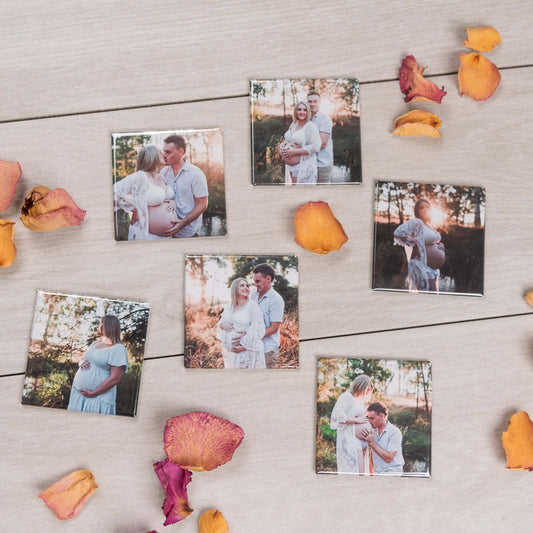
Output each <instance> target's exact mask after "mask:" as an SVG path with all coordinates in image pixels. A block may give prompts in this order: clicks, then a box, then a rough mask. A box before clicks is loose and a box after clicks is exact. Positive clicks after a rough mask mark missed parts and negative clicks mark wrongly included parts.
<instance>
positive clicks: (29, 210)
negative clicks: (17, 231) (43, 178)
mask: <svg viewBox="0 0 533 533" xmlns="http://www.w3.org/2000/svg"><path fill="white" fill-rule="evenodd" d="M21 213H22V216H21V217H20V220H22V223H23V224H24V225H25V226H26V227H27V228H28V229H31V230H32V231H51V230H54V229H58V228H63V227H65V226H79V225H80V224H81V223H82V222H83V220H84V218H85V213H86V211H84V210H83V209H80V208H79V207H78V206H77V205H76V204H75V203H74V200H73V199H72V198H71V197H70V195H69V194H68V192H67V191H65V190H64V189H54V190H50V189H49V188H48V187H44V186H39V187H34V188H33V189H32V190H31V192H30V193H29V194H28V196H26V199H25V200H24V205H23V206H22V210H21Z"/></svg>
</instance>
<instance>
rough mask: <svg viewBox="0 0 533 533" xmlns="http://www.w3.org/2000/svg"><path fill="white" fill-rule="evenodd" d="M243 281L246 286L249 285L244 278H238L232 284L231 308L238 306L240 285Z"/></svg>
mask: <svg viewBox="0 0 533 533" xmlns="http://www.w3.org/2000/svg"><path fill="white" fill-rule="evenodd" d="M241 281H244V282H245V283H246V285H248V282H247V281H246V280H245V279H244V278H236V279H234V280H233V281H232V282H231V286H230V295H231V307H233V308H235V306H236V305H237V299H238V292H239V283H240V282H241Z"/></svg>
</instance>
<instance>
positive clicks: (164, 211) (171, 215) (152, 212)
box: [148, 200, 179, 237]
mask: <svg viewBox="0 0 533 533" xmlns="http://www.w3.org/2000/svg"><path fill="white" fill-rule="evenodd" d="M178 222H179V218H178V216H177V215H176V204H175V203H174V202H173V201H172V200H166V201H164V202H161V203H160V204H159V205H154V206H149V207H148V231H149V232H150V233H151V234H152V235H158V236H159V237H166V236H167V234H168V232H169V231H170V230H172V229H173V228H174V227H175V226H176V224H177V223H178Z"/></svg>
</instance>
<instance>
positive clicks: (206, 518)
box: [198, 509, 229, 533]
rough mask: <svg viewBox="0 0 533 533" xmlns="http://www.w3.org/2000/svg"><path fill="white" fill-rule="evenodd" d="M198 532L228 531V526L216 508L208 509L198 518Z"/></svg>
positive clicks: (227, 532) (221, 532) (215, 532)
mask: <svg viewBox="0 0 533 533" xmlns="http://www.w3.org/2000/svg"><path fill="white" fill-rule="evenodd" d="M198 533H229V526H228V523H227V522H226V519H225V518H224V515H223V514H222V513H221V512H220V511H219V510H218V509H208V510H207V511H204V512H203V513H202V515H201V516H200V519H199V520H198Z"/></svg>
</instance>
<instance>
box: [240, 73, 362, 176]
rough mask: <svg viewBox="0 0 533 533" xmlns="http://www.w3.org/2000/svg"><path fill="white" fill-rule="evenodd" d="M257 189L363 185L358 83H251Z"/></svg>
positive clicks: (351, 81)
mask: <svg viewBox="0 0 533 533" xmlns="http://www.w3.org/2000/svg"><path fill="white" fill-rule="evenodd" d="M250 98H251V121H252V183H253V184H254V185H339V184H346V183H348V184H349V183H361V175H362V174H361V133H360V126H359V116H360V114H359V82H358V81H357V80H356V79H347V78H342V79H279V80H251V94H250Z"/></svg>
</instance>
